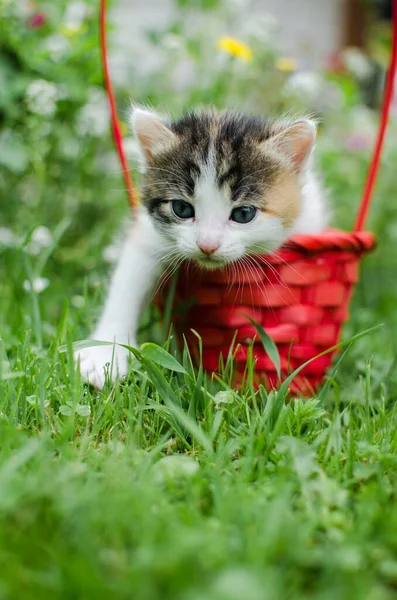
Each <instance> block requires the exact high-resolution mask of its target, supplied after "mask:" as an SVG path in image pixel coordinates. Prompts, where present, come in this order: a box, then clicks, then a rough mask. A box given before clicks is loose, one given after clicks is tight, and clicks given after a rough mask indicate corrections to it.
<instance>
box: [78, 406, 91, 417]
mask: <svg viewBox="0 0 397 600" xmlns="http://www.w3.org/2000/svg"><path fill="white" fill-rule="evenodd" d="M76 412H77V414H78V415H80V417H89V416H90V414H91V407H90V406H89V404H78V405H77V408H76Z"/></svg>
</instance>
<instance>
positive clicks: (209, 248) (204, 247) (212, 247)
mask: <svg viewBox="0 0 397 600" xmlns="http://www.w3.org/2000/svg"><path fill="white" fill-rule="evenodd" d="M198 247H199V248H200V250H201V252H202V253H203V254H206V255H207V256H211V254H214V252H216V251H217V250H218V248H219V244H217V243H216V242H212V243H211V242H202V243H201V244H198Z"/></svg>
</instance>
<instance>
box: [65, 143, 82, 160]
mask: <svg viewBox="0 0 397 600" xmlns="http://www.w3.org/2000/svg"><path fill="white" fill-rule="evenodd" d="M79 151H80V144H79V142H78V140H77V139H76V138H68V139H67V140H65V141H64V142H63V144H62V152H63V154H64V156H66V157H68V158H75V157H76V156H77V155H78V153H79Z"/></svg>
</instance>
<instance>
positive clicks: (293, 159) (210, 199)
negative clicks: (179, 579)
mask: <svg viewBox="0 0 397 600" xmlns="http://www.w3.org/2000/svg"><path fill="white" fill-rule="evenodd" d="M131 121H132V126H133V129H134V131H135V134H136V136H137V138H138V141H139V144H140V147H141V150H142V166H143V171H144V179H143V185H142V189H141V200H142V206H141V209H140V214H139V217H138V220H137V223H135V225H134V227H133V228H132V230H131V233H130V235H129V236H128V238H127V240H126V243H125V246H124V250H123V253H122V256H121V259H120V262H119V265H118V266H117V268H116V271H115V273H114V275H113V280H112V284H111V288H110V292H109V297H108V300H107V303H106V306H105V309H104V312H103V315H102V317H101V319H100V322H99V324H98V326H97V329H96V331H95V333H94V334H93V338H94V339H98V340H105V341H114V340H116V341H117V342H120V343H126V342H129V343H130V344H132V345H134V344H135V333H136V328H137V322H138V318H139V313H140V310H141V308H142V305H143V304H144V303H145V302H146V301H147V298H148V296H149V295H150V291H151V290H152V288H153V287H154V286H155V285H156V281H158V279H159V277H161V276H162V274H163V273H164V271H165V270H166V269H167V268H169V267H170V266H171V268H172V266H173V265H175V264H178V263H179V261H181V260H184V259H188V260H191V261H194V262H196V263H197V264H199V265H201V266H202V267H204V268H209V269H211V268H217V267H219V266H222V265H225V264H227V263H230V262H233V261H238V260H239V259H241V258H243V257H244V256H246V255H247V254H250V253H258V252H270V251H272V250H274V249H276V248H278V247H279V246H280V245H281V244H282V243H283V242H284V241H285V240H286V239H287V238H288V237H289V236H290V235H291V234H293V233H311V232H316V231H320V230H322V229H323V228H324V227H325V226H326V221H327V209H326V206H325V202H324V197H323V192H322V189H321V187H320V185H319V183H318V181H317V180H316V178H315V175H314V174H313V172H312V169H311V155H312V150H313V147H314V141H315V133H316V126H315V123H314V122H312V121H310V120H307V119H300V120H298V121H295V122H293V121H291V120H280V121H276V122H275V121H270V120H265V119H261V118H257V117H250V116H246V115H241V114H238V113H236V112H221V113H218V112H216V111H213V110H211V111H202V112H192V113H188V114H186V115H185V116H183V117H182V118H181V119H180V120H178V121H169V120H167V119H162V118H160V117H158V116H157V115H156V114H153V113H151V112H149V111H146V110H143V109H140V108H135V109H133V112H132V117H131ZM241 219H243V220H241ZM247 219H249V220H247ZM113 351H114V352H115V363H116V364H117V366H118V372H119V374H121V375H123V374H125V373H126V372H127V370H128V362H127V354H128V353H127V352H126V351H124V349H122V348H120V347H119V346H115V347H114V349H113V347H110V349H109V347H106V346H100V347H93V348H88V349H86V350H83V351H82V352H80V353H79V359H80V369H81V372H82V374H83V376H84V377H86V378H87V379H88V380H89V381H90V382H91V383H93V384H94V385H96V386H98V387H102V385H103V381H104V371H103V365H104V364H105V363H106V362H111V354H112V352H113ZM116 374H117V371H116V369H115V371H114V373H113V376H116Z"/></svg>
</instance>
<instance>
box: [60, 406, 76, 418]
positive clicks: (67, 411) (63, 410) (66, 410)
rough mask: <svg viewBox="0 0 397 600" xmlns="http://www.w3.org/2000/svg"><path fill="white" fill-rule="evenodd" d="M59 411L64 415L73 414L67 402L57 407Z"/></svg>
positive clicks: (69, 415)
mask: <svg viewBox="0 0 397 600" xmlns="http://www.w3.org/2000/svg"><path fill="white" fill-rule="evenodd" d="M59 412H60V413H61V415H65V417H71V416H72V415H73V414H74V410H73V408H72V407H71V406H68V405H67V404H61V406H60V407H59Z"/></svg>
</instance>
